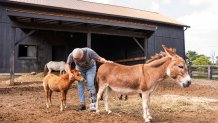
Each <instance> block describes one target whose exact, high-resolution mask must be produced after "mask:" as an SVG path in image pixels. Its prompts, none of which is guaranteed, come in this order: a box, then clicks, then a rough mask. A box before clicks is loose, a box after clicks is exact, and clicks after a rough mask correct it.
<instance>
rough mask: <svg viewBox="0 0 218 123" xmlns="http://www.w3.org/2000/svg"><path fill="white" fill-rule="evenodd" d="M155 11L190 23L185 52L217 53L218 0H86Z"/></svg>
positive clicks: (186, 34)
mask: <svg viewBox="0 0 218 123" xmlns="http://www.w3.org/2000/svg"><path fill="white" fill-rule="evenodd" d="M86 1H91V2H97V3H105V4H112V5H118V6H125V7H130V8H135V9H141V10H147V11H154V12H158V13H160V14H163V15H165V16H168V17H170V18H174V19H176V20H177V21H179V22H182V23H184V24H186V25H189V26H191V28H188V29H187V30H186V31H185V47H186V52H187V51H189V50H191V51H196V52H197V53H198V54H204V55H207V56H210V57H211V56H212V55H215V56H218V38H217V37H218V0H86Z"/></svg>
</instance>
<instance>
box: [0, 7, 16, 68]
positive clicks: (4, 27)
mask: <svg viewBox="0 0 218 123" xmlns="http://www.w3.org/2000/svg"><path fill="white" fill-rule="evenodd" d="M12 38H13V35H12V30H11V26H10V20H9V18H8V17H7V16H6V10H5V8H4V7H2V6H1V5H0V72H9V68H10V65H9V63H10V48H11V47H10V46H11V40H12Z"/></svg>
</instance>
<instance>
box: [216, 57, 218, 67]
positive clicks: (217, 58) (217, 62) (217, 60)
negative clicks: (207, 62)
mask: <svg viewBox="0 0 218 123" xmlns="http://www.w3.org/2000/svg"><path fill="white" fill-rule="evenodd" d="M216 64H217V65H218V56H217V57H216Z"/></svg>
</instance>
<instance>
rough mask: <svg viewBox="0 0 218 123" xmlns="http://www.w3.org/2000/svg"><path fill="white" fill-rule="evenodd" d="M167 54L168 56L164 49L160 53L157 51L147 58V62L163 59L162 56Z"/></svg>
mask: <svg viewBox="0 0 218 123" xmlns="http://www.w3.org/2000/svg"><path fill="white" fill-rule="evenodd" d="M165 56H166V53H165V52H163V51H160V53H156V54H155V55H153V56H151V58H150V59H149V60H147V61H146V63H147V64H148V63H151V62H153V61H155V60H158V59H161V58H163V57H165Z"/></svg>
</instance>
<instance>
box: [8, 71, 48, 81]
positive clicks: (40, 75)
mask: <svg viewBox="0 0 218 123" xmlns="http://www.w3.org/2000/svg"><path fill="white" fill-rule="evenodd" d="M43 78H44V73H43V72H40V73H36V75H31V73H27V74H23V75H21V76H19V77H17V78H15V79H14V82H20V83H23V82H37V81H42V80H43ZM9 81H10V80H7V81H4V82H5V83H8V82H9Z"/></svg>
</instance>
